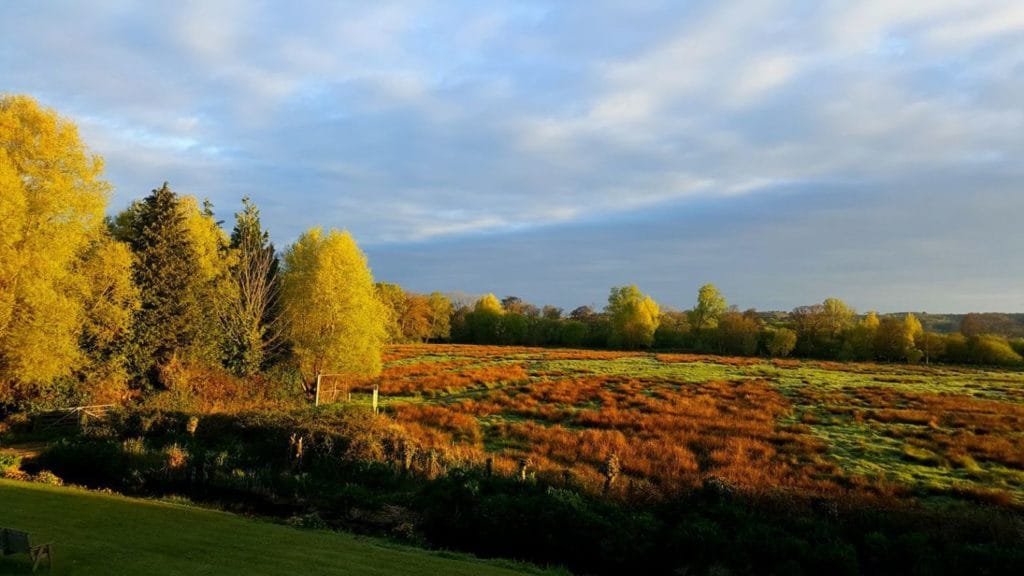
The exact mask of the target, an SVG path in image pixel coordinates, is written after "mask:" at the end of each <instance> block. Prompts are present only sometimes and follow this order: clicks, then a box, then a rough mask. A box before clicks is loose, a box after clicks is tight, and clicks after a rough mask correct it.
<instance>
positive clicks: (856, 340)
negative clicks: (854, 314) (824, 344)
mask: <svg viewBox="0 0 1024 576" xmlns="http://www.w3.org/2000/svg"><path fill="white" fill-rule="evenodd" d="M878 325H879V320H878V314H877V313H875V312H868V313H867V315H865V316H864V319H863V320H861V321H860V322H857V323H856V324H855V325H853V326H851V327H850V328H849V329H848V330H847V331H846V333H845V335H844V337H843V347H842V351H841V352H840V354H839V357H840V358H841V359H843V360H861V361H864V360H871V359H872V358H874V356H875V336H876V334H877V333H878Z"/></svg>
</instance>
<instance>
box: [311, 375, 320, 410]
mask: <svg viewBox="0 0 1024 576" xmlns="http://www.w3.org/2000/svg"><path fill="white" fill-rule="evenodd" d="M313 405H314V406H319V405H320V373H319V372H317V373H316V398H315V399H314V400H313Z"/></svg>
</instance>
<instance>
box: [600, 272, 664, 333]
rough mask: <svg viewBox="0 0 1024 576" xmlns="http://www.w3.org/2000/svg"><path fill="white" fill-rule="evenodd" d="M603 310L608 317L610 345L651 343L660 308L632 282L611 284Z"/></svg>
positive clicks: (656, 327)
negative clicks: (617, 285)
mask: <svg viewBox="0 0 1024 576" xmlns="http://www.w3.org/2000/svg"><path fill="white" fill-rule="evenodd" d="M605 310H606V312H607V313H608V316H609V320H610V321H611V333H610V334H609V338H608V345H609V346H611V347H613V348H641V347H649V346H650V345H651V344H653V343H654V332H655V330H657V329H658V322H659V317H660V310H659V309H658V304H657V303H656V302H655V301H654V300H653V299H652V298H651V297H650V296H646V295H645V294H643V293H642V292H640V289H639V288H637V287H636V286H635V285H634V286H624V287H622V288H612V290H611V294H610V295H609V296H608V307H607V308H606V309H605Z"/></svg>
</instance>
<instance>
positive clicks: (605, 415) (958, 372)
mask: <svg viewBox="0 0 1024 576" xmlns="http://www.w3.org/2000/svg"><path fill="white" fill-rule="evenodd" d="M385 360H386V364H385V369H384V372H383V374H382V375H381V376H380V377H379V378H377V379H375V380H374V381H373V382H363V383H361V384H358V385H356V386H355V387H354V388H353V391H354V392H355V398H356V401H360V399H361V398H362V399H364V400H365V396H361V393H365V392H366V390H367V389H368V386H371V385H374V384H376V385H378V386H379V388H380V393H381V395H382V399H383V400H382V402H383V405H384V410H385V413H387V414H391V415H393V416H394V418H395V419H396V420H397V421H398V422H399V423H400V424H401V426H402V427H403V428H404V429H405V430H406V431H408V433H409V434H410V435H411V436H412V437H413V438H415V439H416V442H417V444H418V449H420V450H436V451H439V452H441V453H444V454H446V455H447V456H448V458H449V459H454V460H458V461H470V462H474V463H476V464H484V463H486V462H487V460H490V461H491V462H490V466H491V467H492V469H493V470H495V471H496V472H497V473H499V474H505V475H510V476H515V475H519V474H521V473H525V474H527V475H531V476H534V477H536V478H539V479H542V480H545V481H547V482H548V483H552V484H555V485H562V484H569V485H572V486H573V487H577V488H580V489H583V490H585V491H589V492H594V493H598V492H604V493H607V495H609V496H611V497H617V498H624V499H636V498H642V499H644V500H650V499H655V500H657V499H663V498H666V497H672V496H675V495H678V494H679V493H684V492H686V491H688V490H692V489H694V488H697V487H701V486H703V485H705V484H706V483H708V482H709V481H710V482H714V483H719V484H723V485H725V486H726V487H727V488H728V489H730V490H736V491H740V492H743V493H745V494H751V495H757V494H764V493H768V492H772V493H780V492H781V493H785V492H789V493H793V494H799V495H811V496H816V497H825V498H829V499H832V500H835V501H839V502H842V501H844V500H849V501H857V500H860V499H864V498H868V499H873V500H876V501H886V500H890V501H891V500H901V501H907V500H912V501H914V502H919V503H922V504H925V505H929V506H930V505H942V506H949V505H959V504H963V503H971V502H984V503H988V504H994V505H997V506H1005V507H1010V508H1017V507H1021V506H1024V449H1022V448H1021V446H1024V373H1021V372H1020V371H1009V370H985V369H976V368H964V367H950V366H911V365H905V364H898V365H897V364H891V365H887V364H858V363H835V362H819V361H800V360H779V359H775V360H765V359H758V358H731V357H716V356H699V355H685V354H656V353H647V352H608V351H588V350H561V349H540V348H510V347H487V346H461V345H407V346H393V347H391V348H389V350H388V352H387V354H386V358H385ZM613 456H614V459H616V460H617V464H618V466H615V465H614V464H612V467H613V468H617V469H618V474H614V473H612V474H611V475H612V476H614V478H611V479H609V460H610V459H612V457H613Z"/></svg>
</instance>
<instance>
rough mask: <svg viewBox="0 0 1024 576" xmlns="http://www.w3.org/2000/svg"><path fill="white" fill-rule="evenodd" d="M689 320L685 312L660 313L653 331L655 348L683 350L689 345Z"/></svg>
mask: <svg viewBox="0 0 1024 576" xmlns="http://www.w3.org/2000/svg"><path fill="white" fill-rule="evenodd" d="M689 337H690V320H689V315H688V314H687V313H685V312H678V311H674V310H671V311H667V312H662V314H661V321H660V322H659V323H658V329H657V330H655V331H654V346H655V347H657V348H677V349H678V348H685V347H686V346H687V345H688V344H689Z"/></svg>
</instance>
